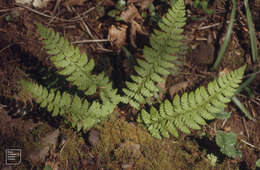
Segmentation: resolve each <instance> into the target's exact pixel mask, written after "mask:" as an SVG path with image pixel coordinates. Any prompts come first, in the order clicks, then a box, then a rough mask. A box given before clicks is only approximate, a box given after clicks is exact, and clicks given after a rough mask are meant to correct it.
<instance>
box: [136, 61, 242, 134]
mask: <svg viewBox="0 0 260 170" xmlns="http://www.w3.org/2000/svg"><path fill="white" fill-rule="evenodd" d="M245 67H246V66H243V67H241V68H239V69H237V70H235V71H233V72H230V73H227V74H226V75H223V76H221V77H219V78H217V79H216V80H214V81H212V82H210V83H209V85H208V90H206V89H205V88H204V87H200V88H198V89H196V90H195V92H190V93H184V94H183V95H182V96H181V97H180V96H178V95H176V96H175V97H174V99H173V101H172V102H170V101H169V100H165V101H164V102H163V103H161V104H160V106H159V109H156V108H155V107H153V106H152V107H151V109H150V111H149V112H147V111H146V110H144V109H142V111H141V113H140V114H139V119H138V120H139V121H140V122H143V123H144V125H145V126H146V127H147V128H148V130H149V132H150V133H151V135H152V136H154V137H156V138H161V137H162V136H163V137H169V133H170V134H172V135H174V136H175V137H178V131H177V129H179V130H181V131H182V132H184V133H186V134H189V133H190V129H194V130H198V129H200V126H201V125H205V124H206V121H205V120H211V119H214V118H215V113H219V112H221V111H223V110H224V108H225V107H226V103H228V102H230V99H231V97H232V96H233V95H234V94H235V91H236V88H238V86H239V83H240V82H241V81H242V77H243V73H244V70H245Z"/></svg>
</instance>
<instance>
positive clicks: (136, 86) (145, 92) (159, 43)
mask: <svg viewBox="0 0 260 170" xmlns="http://www.w3.org/2000/svg"><path fill="white" fill-rule="evenodd" d="M185 24H186V17H185V4H184V1H183V0H178V1H177V2H176V3H174V4H173V5H172V8H171V9H170V10H169V11H168V13H167V14H166V16H165V17H163V18H162V22H160V23H159V27H160V29H161V31H158V30H155V31H154V33H153V34H152V35H151V38H150V45H151V47H147V46H145V47H144V49H143V55H144V58H145V60H141V59H138V60H137V63H138V65H137V66H135V71H136V73H137V75H132V76H131V79H132V82H126V86H127V87H126V88H125V89H123V91H124V93H125V95H126V96H125V98H124V102H125V103H129V104H130V105H131V106H133V107H134V108H136V109H139V107H140V104H144V103H146V100H147V99H148V98H150V97H152V96H154V94H155V93H157V92H158V91H159V89H158V87H157V86H156V84H157V83H161V82H162V81H163V80H164V79H163V77H164V76H167V75H169V74H170V72H169V68H173V67H175V65H174V62H175V61H176V60H177V59H178V58H180V57H182V56H183V54H184V51H185V50H184V49H185V45H184V43H183V39H184V36H183V35H182V33H183V28H182V27H183V26H184V25H185Z"/></svg>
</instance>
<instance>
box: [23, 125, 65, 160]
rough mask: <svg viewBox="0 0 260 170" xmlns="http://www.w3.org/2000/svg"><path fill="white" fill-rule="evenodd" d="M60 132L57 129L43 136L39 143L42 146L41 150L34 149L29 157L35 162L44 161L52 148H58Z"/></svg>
mask: <svg viewBox="0 0 260 170" xmlns="http://www.w3.org/2000/svg"><path fill="white" fill-rule="evenodd" d="M59 133H60V131H59V129H57V130H55V131H54V132H51V133H48V134H47V135H46V136H45V137H43V138H42V139H41V140H40V142H39V145H41V146H42V148H41V149H40V151H39V149H32V152H31V153H30V154H29V156H28V158H29V159H30V160H31V161H32V162H34V163H39V162H44V161H45V159H46V157H47V156H48V153H49V150H50V148H51V147H52V148H56V145H57V139H58V136H59Z"/></svg>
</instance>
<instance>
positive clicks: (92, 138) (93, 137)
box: [88, 129, 100, 146]
mask: <svg viewBox="0 0 260 170" xmlns="http://www.w3.org/2000/svg"><path fill="white" fill-rule="evenodd" d="M99 141H100V134H99V131H98V130H96V129H92V130H90V132H89V135H88V142H89V144H90V145H92V146H96V145H97V144H98V143H99Z"/></svg>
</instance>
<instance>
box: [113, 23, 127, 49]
mask: <svg viewBox="0 0 260 170" xmlns="http://www.w3.org/2000/svg"><path fill="white" fill-rule="evenodd" d="M126 30H127V25H120V26H118V27H116V26H115V25H112V26H111V27H110V28H109V29H108V39H109V40H110V42H111V45H112V47H113V48H115V49H116V50H117V51H118V52H119V51H121V47H122V46H124V45H125V44H126Z"/></svg>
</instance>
